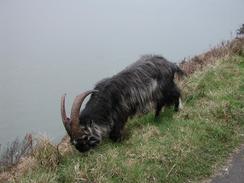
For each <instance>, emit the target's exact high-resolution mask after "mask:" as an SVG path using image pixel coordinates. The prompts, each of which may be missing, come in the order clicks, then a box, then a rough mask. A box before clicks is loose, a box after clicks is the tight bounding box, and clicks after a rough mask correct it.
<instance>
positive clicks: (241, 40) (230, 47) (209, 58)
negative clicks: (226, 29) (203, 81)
mask: <svg viewBox="0 0 244 183" xmlns="http://www.w3.org/2000/svg"><path fill="white" fill-rule="evenodd" d="M243 49H244V37H237V38H235V39H233V40H232V41H226V42H222V43H220V44H219V45H217V46H215V47H214V48H212V49H210V51H207V52H205V53H203V54H200V55H198V56H194V57H193V58H190V59H184V60H183V61H182V62H181V63H180V67H181V69H182V70H183V71H184V72H185V73H186V74H187V75H190V74H193V73H194V72H195V71H199V70H202V69H203V68H204V67H205V66H206V65H209V64H213V63H215V62H216V61H217V60H220V59H224V58H227V57H229V56H231V55H243V54H244V53H243Z"/></svg>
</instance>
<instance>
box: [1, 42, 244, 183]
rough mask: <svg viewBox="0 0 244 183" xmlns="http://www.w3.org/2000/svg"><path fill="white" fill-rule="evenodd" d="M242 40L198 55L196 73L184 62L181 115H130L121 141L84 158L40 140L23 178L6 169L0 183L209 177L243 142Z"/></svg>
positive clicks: (65, 146) (167, 112)
mask: <svg viewBox="0 0 244 183" xmlns="http://www.w3.org/2000/svg"><path fill="white" fill-rule="evenodd" d="M236 41H237V42H238V41H239V40H236ZM241 41H242V42H241V43H242V44H239V43H238V46H236V45H235V46H233V45H232V46H229V45H228V44H230V43H228V44H225V45H222V46H227V45H228V46H229V47H228V49H227V48H224V49H223V50H225V51H226V53H225V54H223V53H222V52H221V51H220V52H219V53H221V54H223V55H222V56H219V55H218V54H217V55H215V57H214V56H211V54H210V52H207V53H205V54H208V55H209V56H208V57H207V56H205V57H204V56H203V55H202V56H199V59H200V60H201V61H199V60H198V61H197V63H198V64H200V65H201V66H199V65H198V64H197V63H196V62H194V61H192V64H193V65H194V64H195V65H196V66H193V67H192V68H194V70H193V69H191V68H190V66H189V65H188V63H189V62H187V61H186V62H183V63H182V65H181V66H182V68H183V69H185V70H186V72H187V73H189V74H191V75H190V76H189V77H187V78H186V79H184V80H183V81H179V85H180V86H181V88H182V90H183V101H184V103H183V105H184V108H183V110H181V111H180V112H178V113H175V112H173V109H171V108H166V109H165V110H164V111H163V112H162V113H161V117H160V119H159V120H158V121H155V120H154V114H153V113H149V114H147V115H145V116H141V117H136V118H133V119H131V120H130V121H129V122H128V123H127V126H126V135H125V139H124V140H123V142H122V143H113V142H111V141H110V140H106V141H104V142H103V143H102V144H101V145H100V146H98V147H97V148H96V149H94V150H91V151H89V152H87V153H83V154H81V153H79V152H77V151H76V150H75V149H73V148H72V147H71V146H70V145H69V143H68V139H67V138H66V139H65V140H64V141H63V142H62V143H60V144H59V145H58V146H56V145H53V144H52V143H51V142H50V141H49V140H47V139H44V140H41V141H40V142H38V143H37V146H36V148H35V149H34V150H33V152H32V153H31V155H30V157H31V158H32V160H33V161H31V162H32V163H29V164H27V165H26V166H29V167H31V169H30V168H29V169H28V170H27V171H24V172H23V173H22V174H16V169H14V170H12V172H11V171H10V173H9V174H8V172H3V173H2V174H3V175H5V176H8V179H7V178H6V179H3V178H2V180H5V181H6V180H7V181H9V182H23V183H26V182H27V183H28V182H42V183H43V182H50V183H51V182H63V183H66V182H67V183H70V182H101V183H104V182H106V183H109V182H169V183H170V182H189V181H195V182H199V181H200V180H202V179H204V178H206V177H209V176H210V175H212V173H213V171H214V169H215V167H216V165H221V163H223V162H224V161H223V160H224V159H225V158H226V157H227V156H228V154H229V153H230V152H232V151H233V149H234V148H235V147H237V146H238V144H240V143H241V140H242V135H241V134H243V133H244V55H243V54H242V53H243V45H244V44H243V42H244V41H243V40H241ZM231 44H233V43H231ZM235 44H237V43H235ZM232 48H233V49H232ZM237 48H238V49H237ZM215 49H217V48H215ZM233 50H237V51H233ZM213 53H214V54H215V53H216V50H215V51H214V52H213ZM210 56H211V57H210ZM206 58H212V61H209V59H206ZM213 58H216V59H215V60H214V59H213ZM205 59H206V60H205ZM204 60H205V61H204ZM213 60H214V61H213ZM208 61H209V62H208ZM184 64H185V65H184ZM196 68H197V69H196ZM33 162H34V163H33ZM4 173H5V174H4ZM2 177H4V176H2ZM9 177H10V178H9ZM0 180H1V175H0Z"/></svg>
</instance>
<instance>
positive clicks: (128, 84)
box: [74, 56, 183, 152]
mask: <svg viewBox="0 0 244 183" xmlns="http://www.w3.org/2000/svg"><path fill="white" fill-rule="evenodd" d="M175 73H179V74H180V75H182V74H183V71H182V70H181V69H180V68H179V67H178V66H177V65H175V64H173V63H171V62H168V61H167V60H166V59H165V58H163V57H160V56H143V57H141V58H140V59H139V60H138V61H137V62H136V63H134V64H132V65H131V66H129V67H127V68H125V69H124V70H123V71H121V72H120V73H118V74H116V75H114V76H113V77H111V78H107V79H104V80H102V81H100V82H99V83H97V84H96V86H95V88H94V89H95V90H98V92H96V93H94V94H92V95H91V97H90V100H89V101H88V102H87V104H86V106H85V108H84V110H83V111H82V112H81V114H80V126H81V128H83V129H84V135H83V136H82V137H81V138H80V139H76V141H75V144H74V145H75V146H76V148H77V149H78V150H79V151H82V152H83V151H86V150H89V149H90V148H91V147H94V146H96V145H97V144H98V143H100V141H101V140H102V137H104V136H109V137H110V138H111V139H112V140H113V141H120V140H121V137H122V130H123V127H124V126H125V123H126V121H127V120H128V118H129V117H132V116H134V115H135V114H137V113H143V112H144V111H145V109H147V108H149V107H153V108H155V110H156V113H155V117H157V116H158V115H159V113H160V111H161V108H162V107H163V106H169V105H175V110H176V111H177V110H178V107H179V98H180V90H179V88H178V87H177V86H176V84H175V83H174V75H175ZM91 141H92V142H93V143H91Z"/></svg>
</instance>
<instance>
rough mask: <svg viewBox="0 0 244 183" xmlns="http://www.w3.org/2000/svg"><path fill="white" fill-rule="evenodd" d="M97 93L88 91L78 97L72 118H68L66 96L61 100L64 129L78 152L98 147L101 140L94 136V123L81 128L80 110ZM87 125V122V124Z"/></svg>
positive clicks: (72, 110) (74, 103) (72, 111)
mask: <svg viewBox="0 0 244 183" xmlns="http://www.w3.org/2000/svg"><path fill="white" fill-rule="evenodd" d="M94 92H96V90H91V91H87V92H84V93H81V94H80V95H78V96H76V98H75V100H74V102H73V105H72V108H71V114H70V118H68V117H67V116H66V111H65V96H66V95H63V96H62V98H61V116H62V121H63V124H64V127H65V129H66V131H67V133H68V135H69V136H70V141H71V144H73V145H74V146H75V147H76V149H77V150H79V151H80V152H85V151H88V150H89V149H90V148H92V147H94V146H96V145H97V144H98V143H99V142H100V139H99V138H96V137H95V136H94V134H93V131H94V128H93V126H92V125H93V124H92V121H91V122H89V125H86V126H80V120H79V115H80V108H81V105H82V103H83V101H84V99H85V98H86V97H87V96H88V95H89V94H91V93H94ZM85 123H86V124H87V122H85Z"/></svg>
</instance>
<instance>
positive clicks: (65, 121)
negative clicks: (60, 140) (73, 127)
mask: <svg viewBox="0 0 244 183" xmlns="http://www.w3.org/2000/svg"><path fill="white" fill-rule="evenodd" d="M65 96H66V94H64V95H63V96H62V97H61V117H62V121H63V124H64V127H65V129H66V131H67V133H68V134H69V136H70V135H71V133H70V118H68V117H67V116H66V111H65Z"/></svg>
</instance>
